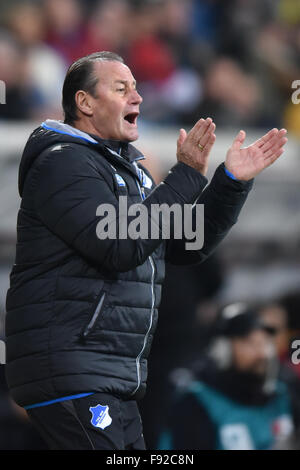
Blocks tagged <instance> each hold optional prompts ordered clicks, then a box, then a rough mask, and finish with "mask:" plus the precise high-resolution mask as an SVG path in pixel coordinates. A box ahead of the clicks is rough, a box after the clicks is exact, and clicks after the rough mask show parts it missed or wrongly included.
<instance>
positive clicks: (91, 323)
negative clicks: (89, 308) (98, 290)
mask: <svg viewBox="0 0 300 470" xmlns="http://www.w3.org/2000/svg"><path fill="white" fill-rule="evenodd" d="M105 295H106V293H105V292H104V293H103V294H102V296H101V299H100V300H99V302H98V304H97V307H96V310H95V311H94V314H93V316H92V318H91V320H90V321H89V323H88V325H87V326H86V327H85V330H84V332H83V333H82V336H83V337H84V338H86V337H87V336H88V335H89V333H90V332H91V330H92V328H93V326H94V325H95V323H96V321H97V319H98V317H99V315H100V312H101V310H102V306H103V302H104V299H105Z"/></svg>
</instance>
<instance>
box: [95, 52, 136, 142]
mask: <svg viewBox="0 0 300 470" xmlns="http://www.w3.org/2000/svg"><path fill="white" fill-rule="evenodd" d="M94 72H95V74H96V76H98V78H99V80H98V83H97V85H96V89H95V93H96V98H93V97H91V96H90V102H91V106H92V116H91V120H92V124H93V126H94V128H95V129H96V130H97V131H98V134H99V135H100V137H102V138H103V139H113V140H121V141H125V142H132V141H134V140H137V138H138V128H137V118H138V115H139V106H140V104H141V102H142V97H141V96H140V95H139V94H138V92H137V91H136V82H135V79H134V77H133V76H132V73H131V71H130V69H129V68H128V67H127V65H125V64H122V63H121V62H117V61H105V60H101V61H96V62H95V64H94Z"/></svg>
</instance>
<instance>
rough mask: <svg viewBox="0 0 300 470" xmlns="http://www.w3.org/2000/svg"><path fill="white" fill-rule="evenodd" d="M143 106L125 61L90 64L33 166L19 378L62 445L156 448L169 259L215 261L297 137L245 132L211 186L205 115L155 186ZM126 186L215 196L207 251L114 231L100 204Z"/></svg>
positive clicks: (27, 164)
mask: <svg viewBox="0 0 300 470" xmlns="http://www.w3.org/2000/svg"><path fill="white" fill-rule="evenodd" d="M141 102H142V98H141V96H140V95H139V93H138V92H137V90H136V83H135V80H134V78H133V76H132V73H131V71H130V69H129V68H128V67H127V66H126V65H125V64H124V63H123V60H122V58H121V57H119V56H117V55H116V54H113V53H110V52H99V53H98V52H97V53H94V54H91V55H89V56H87V57H83V58H81V59H79V60H77V61H76V62H75V63H73V64H72V65H71V67H70V68H69V70H68V72H67V75H66V78H65V82H64V87H63V109H64V113H65V120H64V122H61V121H54V120H47V121H45V122H44V123H42V124H41V126H40V127H38V128H37V129H36V130H35V131H34V132H33V133H32V134H31V136H30V137H29V140H28V142H27V144H26V147H25V149H24V153H23V156H22V160H21V163H20V168H19V192H20V195H21V198H22V200H21V206H20V210H19V214H18V222H17V235H18V238H17V246H16V259H15V264H14V266H13V268H12V272H11V276H10V288H9V290H8V293H7V317H6V341H7V365H6V376H7V382H8V385H9V388H10V391H11V395H12V397H13V399H14V400H15V401H16V402H17V403H18V404H19V405H21V406H23V407H24V408H25V409H27V410H28V414H29V416H30V418H31V419H32V421H33V423H34V424H35V425H36V426H37V428H38V429H39V431H40V433H41V435H42V436H43V437H44V439H45V441H46V442H47V443H48V445H49V447H50V448H51V449H144V448H145V443H144V440H143V435H142V423H141V419H140V415H139V410H138V406H137V400H139V399H141V398H142V397H143V395H144V393H145V389H146V378H147V357H148V355H149V351H150V347H151V342H152V339H153V334H154V331H155V328H156V324H157V309H158V307H159V303H160V298H161V286H162V283H163V280H164V263H165V261H167V262H170V263H174V264H192V263H199V262H201V261H203V260H205V259H206V258H207V256H208V255H209V254H210V253H211V252H212V251H213V250H214V249H215V247H216V246H217V245H218V244H219V243H220V241H221V240H222V239H223V238H224V236H225V235H226V234H227V232H228V231H229V229H230V228H231V227H232V225H233V224H234V223H235V222H236V221H237V218H238V215H239V213H240V210H241V208H242V206H243V204H244V202H245V200H246V197H247V194H248V192H249V190H250V188H251V187H252V184H253V178H254V177H255V176H256V175H257V174H258V173H260V171H262V170H263V169H264V168H266V167H267V166H269V165H270V164H271V163H273V162H274V161H275V160H276V159H277V158H278V157H279V156H280V155H281V153H282V152H283V146H284V144H285V143H286V141H287V139H286V138H285V133H286V131H285V130H284V129H283V130H281V131H279V130H277V129H273V130H272V131H270V132H269V133H268V134H266V135H265V136H264V137H262V138H261V139H259V140H258V141H257V142H255V143H254V144H252V145H251V146H249V147H247V148H244V149H241V146H242V144H243V141H244V139H245V132H243V131H241V132H240V133H239V134H238V136H237V137H236V138H235V140H234V142H233V144H232V146H231V148H230V149H229V150H228V152H227V155H226V160H225V162H224V163H222V164H221V165H220V166H219V167H218V168H217V170H216V172H215V174H214V176H213V178H212V181H211V183H210V184H209V185H208V186H207V188H206V189H205V190H204V188H205V186H206V185H207V178H206V177H205V174H206V172H207V167H208V157H209V154H210V151H211V148H212V146H213V144H214V141H215V134H214V131H215V125H214V123H213V122H212V119H210V118H208V119H200V120H199V121H198V122H197V123H196V124H195V126H194V127H193V129H192V130H191V131H190V132H189V133H188V134H187V133H186V132H185V131H184V130H183V129H181V130H180V134H179V138H178V142H177V160H178V162H177V163H176V164H175V165H174V166H173V168H172V169H171V170H170V172H169V174H168V175H167V177H166V178H165V180H164V181H163V182H162V183H160V184H159V185H157V186H156V187H154V186H155V184H154V181H153V179H152V178H151V175H150V174H149V173H148V172H147V171H146V170H145V169H144V168H143V166H142V165H141V160H142V159H143V158H144V157H143V156H142V155H141V153H140V152H139V151H138V150H137V149H136V148H135V147H133V146H132V145H131V144H130V142H133V141H135V140H136V139H137V138H138V131H137V119H138V115H139V106H140V104H141ZM121 195H123V196H127V200H128V204H129V205H130V204H136V203H140V204H142V205H144V206H145V207H146V208H147V209H150V208H151V205H152V204H162V203H166V204H167V205H168V206H171V205H172V204H174V203H176V204H179V205H180V206H182V207H183V205H184V204H193V203H194V202H195V201H196V200H197V202H198V203H201V204H204V211H205V218H204V236H205V241H204V245H203V247H202V249H201V250H198V251H191V250H186V245H185V240H184V239H181V240H178V239H173V240H172V239H170V240H164V239H163V238H162V237H160V238H159V239H151V238H148V239H146V238H144V239H142V238H138V239H130V238H127V239H118V238H117V239H110V238H107V239H100V238H99V237H98V236H97V233H96V227H97V224H98V223H99V220H100V217H99V216H97V215H96V212H97V208H98V206H99V205H100V204H103V203H107V204H111V205H113V206H114V207H115V208H116V211H118V200H119V197H120V196H121ZM191 210H192V209H191ZM193 210H194V209H193ZM116 214H117V212H116ZM111 222H112V223H113V222H114V223H117V224H118V221H117V222H116V221H111ZM161 223H162V222H161ZM162 228H163V227H162V225H161V226H160V230H162ZM178 288H179V289H180V286H178ZM182 295H184V292H182ZM169 321H170V322H171V321H172V318H170V319H169Z"/></svg>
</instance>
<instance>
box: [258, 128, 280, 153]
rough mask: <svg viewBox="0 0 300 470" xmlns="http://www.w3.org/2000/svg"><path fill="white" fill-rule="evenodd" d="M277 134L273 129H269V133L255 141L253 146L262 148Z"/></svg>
mask: <svg viewBox="0 0 300 470" xmlns="http://www.w3.org/2000/svg"><path fill="white" fill-rule="evenodd" d="M277 133H278V129H277V128H276V127H274V129H271V130H270V131H269V132H267V133H266V134H265V135H263V136H262V137H261V138H260V139H258V140H256V141H255V142H254V143H253V145H255V146H256V147H259V148H260V147H262V146H263V145H264V144H265V143H266V142H268V141H269V140H270V139H271V138H272V137H273V136H274V135H276V134H277Z"/></svg>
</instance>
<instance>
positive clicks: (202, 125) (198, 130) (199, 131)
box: [189, 118, 212, 143]
mask: <svg viewBox="0 0 300 470" xmlns="http://www.w3.org/2000/svg"><path fill="white" fill-rule="evenodd" d="M211 122H212V119H211V118H207V119H203V118H201V119H199V121H198V122H196V124H195V125H194V127H193V128H192V129H191V130H190V132H189V138H190V139H192V140H193V142H195V143H198V142H199V140H200V139H201V137H202V136H203V135H204V133H205V131H206V129H207V127H208V126H209V125H210V123H211Z"/></svg>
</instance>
